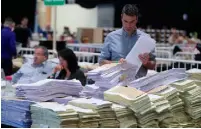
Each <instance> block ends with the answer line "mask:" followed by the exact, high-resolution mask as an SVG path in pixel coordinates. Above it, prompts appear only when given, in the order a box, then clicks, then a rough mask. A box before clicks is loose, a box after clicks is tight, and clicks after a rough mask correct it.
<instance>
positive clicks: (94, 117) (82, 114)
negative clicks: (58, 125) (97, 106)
mask: <svg viewBox="0 0 201 129" xmlns="http://www.w3.org/2000/svg"><path fill="white" fill-rule="evenodd" d="M67 106H69V107H71V108H73V110H75V111H76V112H77V113H78V115H79V124H78V127H79V128H98V127H99V120H100V115H99V114H98V112H97V111H94V110H92V109H84V108H80V107H76V106H73V105H67Z"/></svg>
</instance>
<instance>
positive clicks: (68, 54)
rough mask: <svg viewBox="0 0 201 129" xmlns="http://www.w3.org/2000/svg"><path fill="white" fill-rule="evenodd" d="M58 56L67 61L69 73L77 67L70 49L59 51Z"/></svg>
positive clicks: (75, 59)
mask: <svg viewBox="0 0 201 129" xmlns="http://www.w3.org/2000/svg"><path fill="white" fill-rule="evenodd" d="M58 56H59V57H62V58H63V59H64V60H66V61H67V62H68V69H69V71H70V72H71V73H75V72H76V71H77V69H79V66H78V61H77V57H76V55H75V53H74V52H73V51H72V50H71V49H69V48H65V49H63V50H61V51H59V53H58Z"/></svg>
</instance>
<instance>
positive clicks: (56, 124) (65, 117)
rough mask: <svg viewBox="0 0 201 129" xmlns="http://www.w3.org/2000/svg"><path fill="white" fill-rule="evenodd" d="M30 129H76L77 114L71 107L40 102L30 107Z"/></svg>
mask: <svg viewBox="0 0 201 129" xmlns="http://www.w3.org/2000/svg"><path fill="white" fill-rule="evenodd" d="M31 113H32V115H31V117H32V121H33V124H32V128H43V127H45V128H77V127H78V123H79V117H78V113H77V112H76V111H75V110H74V109H73V108H72V107H71V106H68V105H67V106H64V105H61V104H58V103H54V102H40V103H37V104H34V105H32V106H31Z"/></svg>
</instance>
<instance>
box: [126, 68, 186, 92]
mask: <svg viewBox="0 0 201 129" xmlns="http://www.w3.org/2000/svg"><path fill="white" fill-rule="evenodd" d="M186 78H187V74H186V73H185V69H180V68H179V69H171V70H168V71H164V72H160V73H157V74H154V75H151V76H147V77H143V78H140V79H137V80H134V81H132V82H130V83H129V85H128V86H131V87H134V88H136V89H139V90H141V91H144V92H148V91H150V90H152V89H154V88H156V87H158V86H163V85H168V84H171V83H173V82H176V81H179V80H184V79H186Z"/></svg>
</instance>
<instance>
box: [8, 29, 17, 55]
mask: <svg viewBox="0 0 201 129" xmlns="http://www.w3.org/2000/svg"><path fill="white" fill-rule="evenodd" d="M9 43H10V44H9V45H10V52H11V53H12V55H13V56H16V55H17V50H16V38H15V34H14V33H12V34H11V37H10V42H9Z"/></svg>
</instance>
